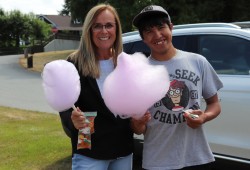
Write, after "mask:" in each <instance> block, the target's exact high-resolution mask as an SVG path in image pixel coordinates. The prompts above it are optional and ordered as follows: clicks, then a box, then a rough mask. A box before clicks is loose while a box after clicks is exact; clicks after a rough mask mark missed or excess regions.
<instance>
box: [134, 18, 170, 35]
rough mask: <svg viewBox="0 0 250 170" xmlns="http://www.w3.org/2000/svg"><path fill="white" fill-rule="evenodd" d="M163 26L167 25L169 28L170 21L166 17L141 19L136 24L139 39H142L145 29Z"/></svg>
mask: <svg viewBox="0 0 250 170" xmlns="http://www.w3.org/2000/svg"><path fill="white" fill-rule="evenodd" d="M163 24H167V25H168V26H169V27H170V21H169V19H168V17H166V16H165V15H159V14H156V15H150V16H147V17H144V18H142V19H141V20H140V22H139V23H138V30H139V33H140V36H141V38H142V39H143V34H142V32H143V31H144V30H146V29H147V28H152V27H154V26H161V25H163Z"/></svg>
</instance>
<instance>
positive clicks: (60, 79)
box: [42, 60, 81, 112]
mask: <svg viewBox="0 0 250 170" xmlns="http://www.w3.org/2000/svg"><path fill="white" fill-rule="evenodd" d="M42 79H43V89H44V93H45V98H46V100H47V102H48V104H49V105H50V106H51V107H52V108H53V109H55V110H56V111H59V112H61V111H64V110H67V109H69V108H71V107H74V103H75V102H76V101H77V99H78V97H79V95H80V91H81V85H80V77H79V74H78V72H77V70H76V68H75V66H74V65H73V64H72V63H70V62H68V61H66V60H55V61H52V62H50V63H48V64H46V65H45V67H44V69H43V72H42Z"/></svg>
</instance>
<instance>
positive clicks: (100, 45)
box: [92, 10, 116, 55]
mask: <svg viewBox="0 0 250 170" xmlns="http://www.w3.org/2000/svg"><path fill="white" fill-rule="evenodd" d="M92 39H93V42H94V44H95V46H96V47H97V54H98V55H101V54H103V53H106V54H108V53H110V48H111V47H112V46H113V44H114V42H115V40H116V23H115V17H114V15H113V14H112V13H111V12H110V11H109V10H104V11H102V12H101V13H100V14H99V15H98V16H97V18H96V21H95V22H94V24H93V25H92Z"/></svg>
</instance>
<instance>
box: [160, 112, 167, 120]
mask: <svg viewBox="0 0 250 170" xmlns="http://www.w3.org/2000/svg"><path fill="white" fill-rule="evenodd" d="M166 116H167V113H161V118H160V119H159V121H160V122H165V120H166Z"/></svg>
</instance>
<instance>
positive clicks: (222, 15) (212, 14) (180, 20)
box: [62, 0, 250, 32]
mask: <svg viewBox="0 0 250 170" xmlns="http://www.w3.org/2000/svg"><path fill="white" fill-rule="evenodd" d="M101 2H107V3H109V4H111V5H113V6H114V7H115V8H116V9H117V11H118V13H119V16H120V18H121V22H122V27H123V32H128V31H131V30H133V29H135V28H133V26H132V20H133V17H134V16H135V15H136V14H137V13H138V12H139V11H141V10H142V9H143V8H144V7H145V6H147V5H151V4H156V5H161V6H163V7H164V8H165V9H167V11H168V12H169V14H170V16H171V19H172V22H173V23H174V24H175V25H177V24H188V23H199V22H236V21H247V20H250V13H249V12H248V11H249V8H250V1H248V0H230V1H228V0H221V1H217V0H203V1H197V0H174V1H173V0H164V1H162V0H126V1H117V0H106V1H102V0H65V6H64V9H63V10H62V12H63V13H64V14H68V15H71V16H72V19H73V20H74V19H77V20H80V21H84V17H85V15H86V13H87V12H88V11H89V9H90V8H91V7H93V6H94V5H96V4H98V3H101Z"/></svg>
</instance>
